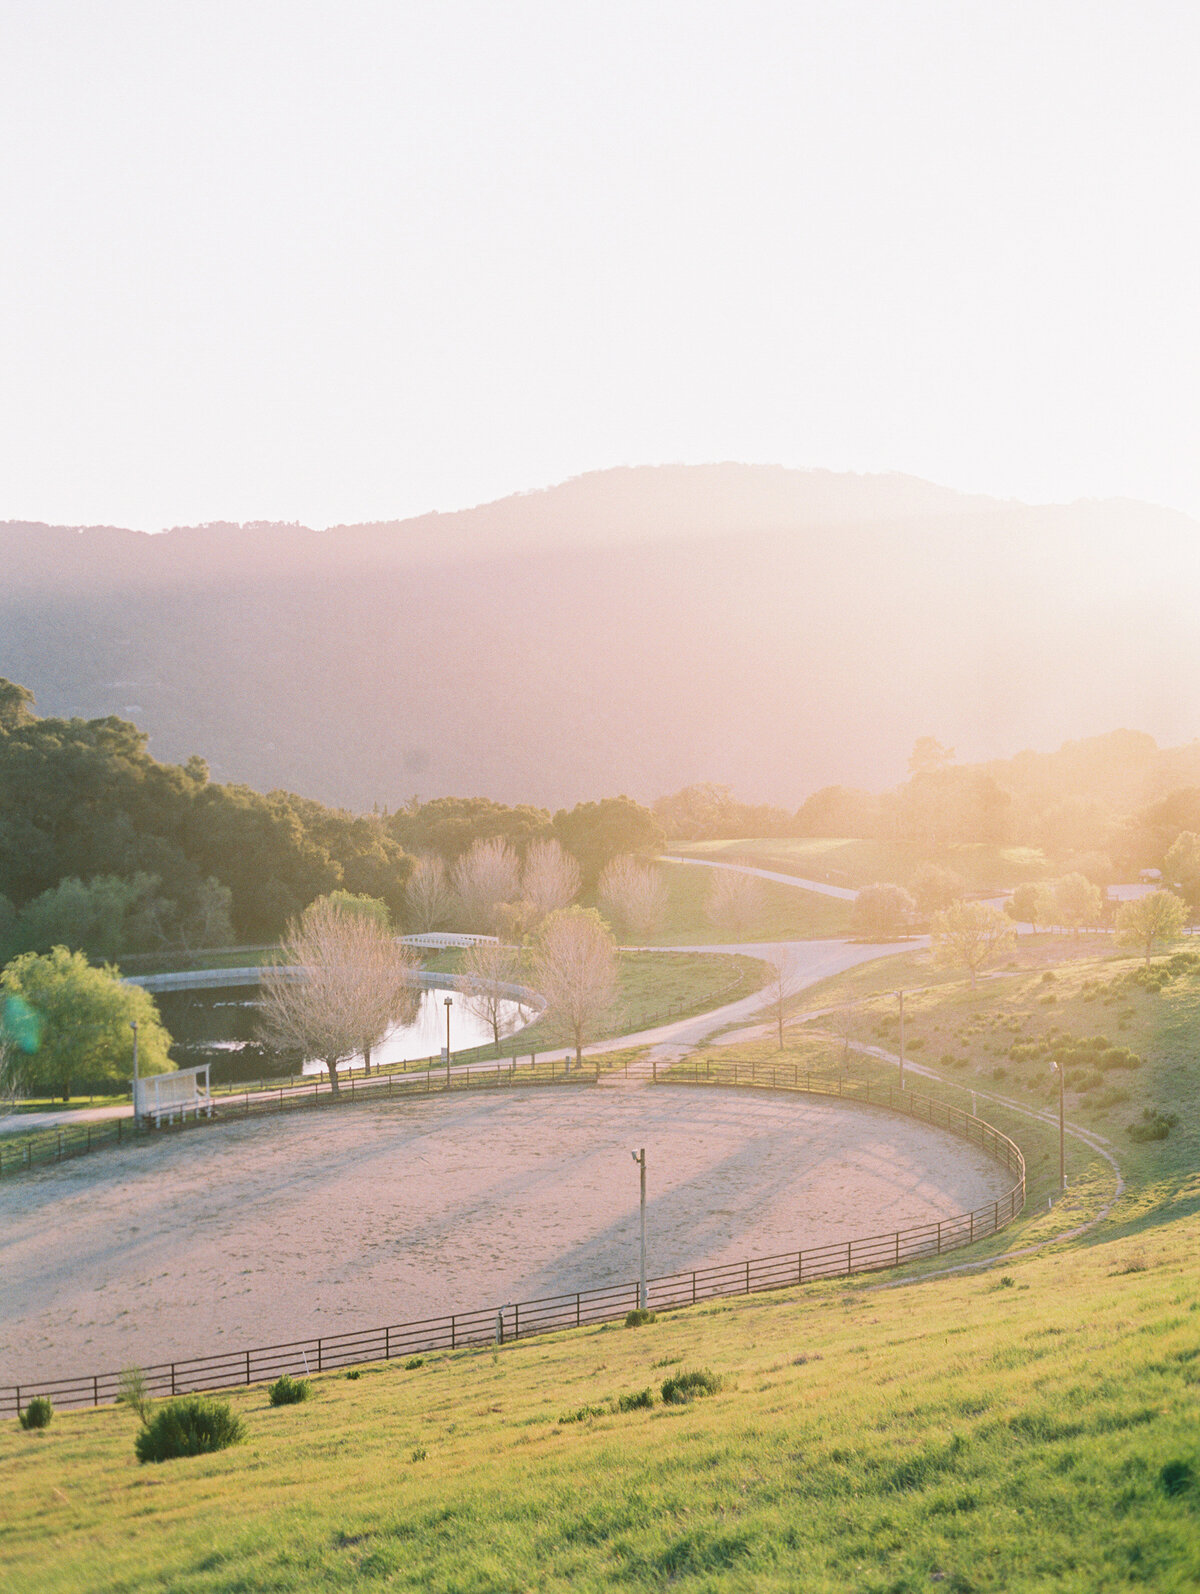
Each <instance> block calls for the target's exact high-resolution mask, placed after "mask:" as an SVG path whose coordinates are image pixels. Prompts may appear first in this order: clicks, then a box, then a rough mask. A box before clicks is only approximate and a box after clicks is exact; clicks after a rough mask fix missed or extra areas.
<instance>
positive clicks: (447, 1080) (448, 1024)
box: [446, 997, 451, 1090]
mask: <svg viewBox="0 0 1200 1594" xmlns="http://www.w3.org/2000/svg"><path fill="white" fill-rule="evenodd" d="M450 1004H451V998H450V997H447V998H446V1089H447V1090H449V1089H450Z"/></svg>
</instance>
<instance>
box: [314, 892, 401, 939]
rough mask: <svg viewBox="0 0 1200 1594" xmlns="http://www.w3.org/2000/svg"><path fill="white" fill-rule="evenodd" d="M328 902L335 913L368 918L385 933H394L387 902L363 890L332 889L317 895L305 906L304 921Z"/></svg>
mask: <svg viewBox="0 0 1200 1594" xmlns="http://www.w3.org/2000/svg"><path fill="white" fill-rule="evenodd" d="M326 904H327V905H328V906H329V907H330V908H332V909H333V911H334V912H335V913H348V914H350V915H351V916H352V917H353V918H357V919H366V920H368V921H369V922H370V923H371V924H374V925H376V926H377V927H378V928H379V929H380V930H382V931H383V933H384V934H385V935H390V934H391V933H392V915H391V913H390V912H389V911H388V905H387V903H386V902H384V901H383V900H382V898H380V897H368V896H365V895H363V894H362V893H361V892H359V893H356V892H353V891H330V892H327V893H326V895H325V896H323V897H317V898H316V900H315V901H314V902H310V903H309V905H308V907H307V908H305V910H304V913H303V915H302V922H303V921H305V920H310V919H311V918H312V917H313V915H314V914H317V913H320V912H323V911H324V907H325V905H326Z"/></svg>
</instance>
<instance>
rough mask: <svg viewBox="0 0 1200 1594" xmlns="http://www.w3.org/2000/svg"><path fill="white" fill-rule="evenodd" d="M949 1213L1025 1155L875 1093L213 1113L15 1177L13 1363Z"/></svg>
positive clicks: (203, 1337) (77, 1359)
mask: <svg viewBox="0 0 1200 1594" xmlns="http://www.w3.org/2000/svg"><path fill="white" fill-rule="evenodd" d="M643 1145H644V1146H645V1147H646V1157H647V1166H648V1170H649V1174H648V1192H649V1195H648V1229H649V1252H650V1269H649V1270H650V1272H651V1274H654V1273H667V1272H672V1271H675V1270H679V1269H689V1268H693V1267H700V1266H705V1265H708V1264H711V1263H718V1262H727V1261H737V1260H740V1259H742V1258H744V1257H747V1256H766V1255H770V1254H773V1253H779V1252H785V1251H792V1250H796V1249H797V1248H799V1247H801V1246H809V1245H816V1244H821V1243H824V1242H827V1241H834V1240H839V1239H841V1240H846V1239H850V1238H856V1237H859V1236H866V1235H870V1234H875V1233H880V1232H883V1231H890V1230H892V1229H895V1228H898V1227H905V1226H908V1225H911V1224H917V1223H922V1222H925V1221H927V1220H929V1219H933V1218H939V1217H947V1216H951V1215H953V1214H955V1213H959V1212H964V1211H967V1210H968V1209H970V1208H972V1207H977V1206H980V1205H982V1204H983V1203H985V1202H987V1201H990V1200H992V1199H994V1198H995V1197H997V1196H999V1195H1001V1194H1003V1193H1004V1192H1005V1191H1006V1190H1007V1188H1008V1185H1009V1184H1010V1183H1011V1175H1008V1174H1006V1173H1005V1172H1004V1171H1003V1170H1002V1169H1000V1168H998V1167H997V1166H996V1165H995V1164H994V1163H993V1162H992V1161H991V1160H990V1159H989V1158H987V1157H986V1156H984V1154H983V1153H982V1152H980V1151H978V1150H976V1149H975V1148H974V1147H970V1146H967V1145H965V1144H964V1143H963V1142H962V1141H960V1140H957V1139H955V1138H954V1137H952V1136H950V1135H947V1134H944V1133H942V1132H941V1131H938V1130H934V1129H930V1128H928V1127H927V1126H925V1125H922V1124H918V1123H913V1122H912V1121H910V1120H908V1119H905V1118H901V1117H899V1116H897V1115H892V1114H890V1113H887V1112H884V1111H882V1110H878V1109H869V1108H861V1107H850V1106H845V1105H841V1104H837V1103H827V1102H822V1101H818V1100H811V1099H805V1098H804V1097H799V1098H797V1097H784V1096H782V1095H781V1096H769V1095H765V1094H751V1093H748V1092H747V1093H738V1092H732V1091H724V1090H695V1089H692V1090H689V1089H688V1088H687V1087H675V1088H672V1087H659V1088H654V1089H620V1088H607V1089H585V1088H580V1089H561V1088H560V1089H543V1090H527V1091H513V1092H511V1093H507V1094H504V1095H499V1096H493V1095H487V1096H484V1095H478V1096H476V1095H461V1096H453V1097H449V1098H433V1099H430V1100H425V1101H417V1102H405V1103H382V1102H381V1103H377V1104H373V1105H371V1106H357V1107H346V1108H343V1109H340V1110H337V1111H328V1112H297V1113H288V1114H284V1115H282V1116H281V1117H279V1118H263V1119H255V1120H251V1121H248V1122H246V1123H231V1124H222V1125H214V1126H211V1127H204V1128H201V1129H197V1130H195V1131H192V1132H189V1133H187V1134H183V1135H172V1136H169V1137H168V1136H164V1137H163V1138H162V1139H161V1140H159V1141H157V1142H151V1143H150V1144H148V1145H145V1146H141V1147H138V1148H136V1149H130V1148H128V1147H126V1148H123V1149H117V1150H113V1151H106V1152H103V1153H99V1154H96V1155H93V1156H90V1157H81V1158H79V1159H78V1160H77V1161H73V1162H68V1163H64V1164H62V1165H61V1166H59V1167H54V1168H49V1169H46V1170H45V1171H44V1172H36V1173H33V1174H30V1175H25V1176H22V1177H20V1178H16V1179H14V1180H13V1181H12V1182H11V1183H8V1184H6V1185H5V1186H4V1187H3V1188H2V1189H0V1215H2V1221H0V1278H3V1280H4V1286H3V1290H2V1291H0V1383H16V1382H19V1381H20V1382H28V1381H29V1380H30V1379H32V1378H34V1377H46V1378H50V1377H55V1376H65V1375H70V1374H77V1373H90V1372H104V1371H108V1370H110V1369H117V1368H120V1367H123V1366H126V1365H128V1364H130V1363H139V1364H143V1365H148V1364H150V1363H153V1362H159V1361H165V1360H171V1359H173V1358H182V1357H186V1356H196V1355H203V1354H207V1353H209V1352H216V1351H221V1350H233V1349H238V1348H242V1347H247V1346H257V1345H268V1344H272V1343H275V1342H278V1341H284V1340H290V1339H297V1338H300V1337H302V1336H306V1335H311V1334H325V1333H337V1332H344V1331H346V1330H349V1329H351V1328H353V1327H356V1326H362V1327H371V1326H374V1325H376V1324H381V1323H384V1322H391V1323H398V1322H403V1321H406V1320H410V1319H414V1318H420V1317H425V1316H432V1315H435V1314H438V1313H442V1312H450V1311H459V1310H466V1309H470V1308H474V1307H482V1306H489V1305H494V1304H501V1303H504V1302H510V1301H522V1300H530V1299H533V1298H536V1297H538V1296H541V1295H549V1294H554V1293H557V1292H559V1291H563V1290H568V1289H571V1290H574V1289H579V1288H586V1287H589V1286H592V1285H598V1284H604V1283H612V1282H617V1281H624V1280H629V1279H634V1278H636V1277H637V1241H638V1211H637V1204H638V1176H637V1169H636V1168H635V1166H634V1164H633V1162H632V1161H631V1160H630V1155H629V1153H630V1151H631V1150H633V1149H635V1148H637V1147H639V1146H643Z"/></svg>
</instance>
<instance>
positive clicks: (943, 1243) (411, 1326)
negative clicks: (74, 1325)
mask: <svg viewBox="0 0 1200 1594" xmlns="http://www.w3.org/2000/svg"><path fill="white" fill-rule="evenodd" d="M558 1077H559V1078H560V1079H561V1078H562V1075H561V1070H560V1073H559V1076H558ZM573 1077H575V1076H573ZM659 1083H661V1084H680V1083H682V1084H694V1085H709V1086H726V1087H728V1086H733V1085H735V1084H736V1085H737V1086H738V1087H749V1088H754V1089H769V1090H786V1091H795V1092H797V1093H800V1094H805V1095H818V1096H835V1097H838V1098H840V1099H842V1100H850V1101H856V1102H860V1103H862V1104H863V1105H870V1106H875V1107H890V1108H891V1109H892V1110H893V1111H897V1112H902V1113H904V1114H905V1115H906V1116H908V1117H910V1118H915V1119H919V1120H920V1121H921V1122H923V1123H929V1124H933V1125H935V1126H936V1127H938V1128H941V1129H946V1130H949V1131H950V1133H952V1134H955V1135H958V1136H960V1137H961V1138H962V1139H964V1140H967V1141H970V1142H971V1144H973V1145H977V1146H980V1147H981V1148H982V1149H983V1150H984V1151H986V1152H987V1153H988V1154H989V1155H991V1156H993V1157H994V1158H996V1160H997V1161H999V1162H1000V1163H1001V1164H1002V1165H1003V1166H1004V1167H1005V1168H1007V1169H1009V1170H1010V1171H1011V1172H1013V1173H1014V1174H1016V1176H1017V1177H1016V1180H1015V1182H1014V1183H1013V1185H1012V1187H1011V1188H1010V1189H1009V1190H1008V1192H1007V1194H1005V1195H1003V1196H1001V1197H999V1198H998V1199H997V1200H995V1201H989V1202H986V1203H985V1204H984V1205H983V1206H981V1207H976V1208H975V1209H974V1210H973V1211H971V1212H963V1213H959V1214H958V1215H957V1216H955V1217H950V1218H941V1219H938V1220H935V1221H933V1222H930V1223H921V1224H916V1225H913V1226H912V1227H910V1228H906V1229H893V1230H891V1231H887V1232H883V1233H879V1234H873V1235H868V1236H867V1237H866V1238H864V1239H855V1240H838V1241H834V1242H832V1243H830V1244H828V1245H817V1246H809V1247H807V1248H806V1249H804V1250H800V1251H790V1252H788V1253H786V1254H785V1255H782V1256H766V1257H753V1258H749V1259H748V1260H746V1261H743V1262H730V1263H724V1264H721V1265H718V1266H715V1267H705V1268H693V1269H692V1270H691V1271H690V1272H688V1271H685V1272H682V1273H667V1274H663V1275H660V1276H659V1277H656V1278H652V1279H650V1280H649V1281H648V1284H647V1300H646V1302H645V1303H644V1304H646V1305H648V1306H649V1307H650V1308H651V1309H653V1310H654V1311H667V1310H670V1309H672V1308H676V1307H682V1306H693V1305H695V1304H696V1303H697V1302H700V1301H706V1300H714V1299H716V1298H718V1297H722V1296H730V1295H751V1294H754V1293H756V1292H758V1291H761V1290H777V1289H783V1288H785V1287H787V1286H791V1285H797V1284H807V1283H810V1282H814V1281H816V1280H818V1279H826V1278H846V1277H849V1276H850V1275H851V1274H855V1273H866V1272H875V1271H878V1270H879V1269H882V1268H891V1267H897V1266H899V1265H900V1264H901V1263H904V1262H918V1261H924V1260H926V1259H928V1258H930V1257H937V1256H942V1255H944V1254H945V1253H946V1252H948V1251H954V1250H957V1249H958V1248H959V1247H961V1246H964V1245H971V1244H973V1243H974V1242H975V1241H976V1240H982V1239H986V1238H987V1236H989V1235H992V1234H996V1233H998V1232H999V1231H1000V1230H1001V1229H1003V1228H1004V1227H1005V1226H1006V1225H1007V1224H1009V1223H1011V1222H1012V1220H1013V1219H1014V1218H1015V1217H1016V1216H1017V1215H1018V1213H1019V1212H1020V1211H1021V1209H1022V1207H1023V1206H1024V1204H1025V1159H1024V1158H1023V1156H1022V1155H1021V1150H1020V1148H1019V1147H1018V1146H1017V1145H1016V1144H1015V1142H1013V1141H1012V1140H1010V1139H1009V1138H1008V1136H1007V1135H1005V1134H1002V1133H1001V1132H1000V1130H998V1129H995V1128H993V1126H992V1125H991V1124H989V1123H986V1122H985V1121H984V1120H983V1119H981V1118H976V1117H975V1116H974V1115H973V1114H971V1113H967V1112H963V1111H962V1110H961V1109H960V1108H957V1107H951V1106H949V1105H948V1104H947V1103H945V1102H942V1101H938V1100H936V1099H935V1098H933V1097H929V1096H922V1095H919V1094H918V1093H916V1092H914V1091H907V1090H906V1091H899V1090H895V1089H893V1088H890V1087H887V1086H877V1085H875V1086H871V1085H866V1084H862V1083H859V1082H847V1081H841V1080H837V1081H834V1080H823V1079H820V1078H813V1077H812V1076H810V1075H800V1074H798V1073H796V1072H795V1071H794V1070H792V1069H791V1068H790V1066H784V1067H780V1068H771V1067H769V1066H767V1065H759V1066H758V1067H757V1068H755V1067H753V1066H752V1065H746V1064H741V1065H737V1064H716V1065H713V1064H711V1063H706V1064H705V1065H704V1066H703V1068H702V1067H701V1066H700V1065H699V1064H698V1063H696V1064H690V1065H689V1064H680V1065H676V1066H675V1067H673V1068H672V1069H671V1070H670V1071H669V1072H664V1073H663V1074H662V1075H660V1076H659ZM639 1294H640V1291H639V1286H638V1285H637V1284H635V1283H628V1284H612V1285H601V1286H599V1287H597V1288H593V1289H586V1290H576V1291H574V1293H571V1292H568V1293H567V1294H564V1295H552V1296H546V1297H543V1298H542V1299H540V1300H535V1301H521V1302H518V1303H515V1304H506V1305H497V1306H489V1307H483V1308H481V1309H479V1310H477V1311H470V1312H455V1313H450V1314H449V1315H443V1316H441V1317H431V1318H423V1319H420V1320H418V1321H415V1322H409V1323H393V1324H388V1325H385V1326H383V1327H382V1328H368V1329H360V1330H356V1331H354V1332H352V1333H347V1334H325V1335H319V1336H317V1337H315V1338H310V1339H301V1340H293V1341H290V1342H288V1343H286V1344H278V1345H266V1346H259V1347H258V1348H257V1349H254V1350H242V1351H223V1352H221V1353H220V1354H218V1355H216V1356H198V1357H191V1358H188V1359H186V1360H180V1361H174V1362H160V1363H158V1364H157V1365H155V1366H153V1367H146V1368H143V1369H142V1372H143V1374H144V1376H145V1380H146V1387H147V1389H148V1391H149V1392H150V1393H151V1394H152V1395H178V1394H185V1393H188V1392H190V1391H195V1390H213V1389H229V1388H233V1387H235V1386H237V1385H249V1384H257V1383H264V1382H267V1381H268V1380H271V1379H274V1378H278V1377H279V1375H280V1374H281V1373H290V1374H292V1375H293V1376H300V1377H303V1376H305V1375H306V1374H311V1373H324V1372H332V1371H334V1370H335V1369H337V1368H340V1367H351V1366H356V1365H358V1364H360V1363H363V1362H377V1361H394V1360H397V1359H403V1360H408V1359H411V1358H413V1357H416V1356H423V1355H426V1354H429V1353H436V1352H445V1351H455V1350H459V1349H465V1348H467V1347H469V1346H472V1345H484V1344H492V1343H504V1342H505V1341H508V1340H514V1339H526V1338H528V1337H530V1336H532V1335H534V1334H550V1333H556V1332H559V1331H561V1330H563V1329H571V1328H582V1327H584V1326H585V1325H588V1324H595V1323H607V1322H613V1321H614V1320H618V1319H620V1318H623V1317H624V1316H625V1314H626V1313H627V1312H629V1311H630V1310H632V1309H633V1308H634V1307H636V1306H639V1305H641V1304H643V1303H642V1302H641V1301H640V1300H639ZM119 1392H120V1374H119V1373H115V1372H108V1373H92V1374H87V1375H85V1376H80V1377H75V1378H56V1379H40V1380H38V1379H30V1380H28V1381H27V1382H24V1383H21V1384H10V1385H7V1386H0V1416H15V1415H16V1413H17V1412H18V1411H20V1410H21V1409H22V1407H23V1405H24V1403H26V1402H28V1401H29V1400H30V1399H31V1398H32V1397H33V1396H34V1395H47V1396H49V1397H50V1399H51V1400H53V1401H54V1403H55V1405H56V1406H59V1407H63V1408H69V1407H79V1406H99V1405H101V1404H104V1403H107V1402H110V1401H113V1400H115V1399H116V1398H117V1395H118V1394H119Z"/></svg>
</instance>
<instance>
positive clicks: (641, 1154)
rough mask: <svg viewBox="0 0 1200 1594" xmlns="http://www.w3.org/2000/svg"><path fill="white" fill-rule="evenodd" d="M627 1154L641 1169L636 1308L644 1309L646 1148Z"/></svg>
mask: <svg viewBox="0 0 1200 1594" xmlns="http://www.w3.org/2000/svg"><path fill="white" fill-rule="evenodd" d="M629 1155H630V1156H631V1157H632V1158H633V1160H634V1162H636V1163H637V1165H638V1168H639V1169H640V1171H641V1186H642V1271H641V1275H640V1280H639V1283H638V1309H639V1311H643V1312H644V1311H645V1310H646V1295H647V1291H646V1148H645V1146H643V1147H642V1149H641V1150H640V1151H631V1152H630V1153H629Z"/></svg>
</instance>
